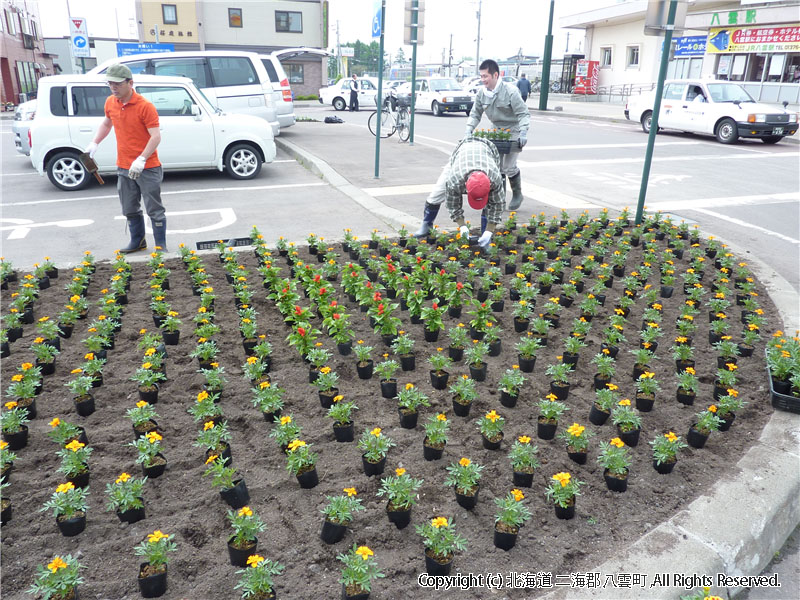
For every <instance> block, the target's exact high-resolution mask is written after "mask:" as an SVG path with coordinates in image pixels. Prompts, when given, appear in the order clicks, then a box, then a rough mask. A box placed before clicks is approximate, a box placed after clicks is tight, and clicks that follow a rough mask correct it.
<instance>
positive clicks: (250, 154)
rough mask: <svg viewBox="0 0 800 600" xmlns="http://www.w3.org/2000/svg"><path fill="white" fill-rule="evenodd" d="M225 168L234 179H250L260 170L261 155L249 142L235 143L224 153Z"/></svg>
mask: <svg viewBox="0 0 800 600" xmlns="http://www.w3.org/2000/svg"><path fill="white" fill-rule="evenodd" d="M225 170H226V171H227V172H228V175H230V176H231V177H233V178H234V179H252V178H253V177H255V176H256V175H258V174H259V173H260V172H261V156H260V155H259V154H258V151H257V150H256V149H255V148H253V147H252V146H251V145H250V144H236V145H235V146H233V147H232V148H231V149H230V150H228V152H227V154H226V155H225Z"/></svg>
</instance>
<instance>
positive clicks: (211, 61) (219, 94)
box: [89, 50, 282, 137]
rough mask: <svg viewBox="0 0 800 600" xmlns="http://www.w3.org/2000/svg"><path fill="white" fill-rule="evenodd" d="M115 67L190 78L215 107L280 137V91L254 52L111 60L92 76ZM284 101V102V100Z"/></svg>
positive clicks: (201, 52)
mask: <svg viewBox="0 0 800 600" xmlns="http://www.w3.org/2000/svg"><path fill="white" fill-rule="evenodd" d="M115 63H122V64H124V65H127V66H128V68H130V70H131V72H132V73H133V75H134V81H135V80H136V75H137V74H139V73H145V74H148V75H174V76H181V77H189V78H190V79H191V80H192V81H193V82H194V84H195V85H196V86H197V87H198V88H200V89H201V90H202V91H203V93H204V94H205V95H206V97H207V98H208V100H209V101H210V102H211V104H213V105H214V106H218V107H219V108H221V109H222V110H224V111H225V112H229V113H241V114H245V115H253V116H254V117H260V118H262V119H264V120H265V121H267V123H269V125H270V127H272V133H273V135H274V136H276V137H277V136H278V135H280V131H281V126H280V123H279V121H278V116H277V108H276V106H277V104H278V99H279V98H281V95H282V92H281V90H273V87H272V82H271V81H270V76H269V74H268V73H267V69H266V67H265V66H264V63H263V61H262V59H261V57H260V56H259V55H258V54H256V53H255V52H239V51H235V50H197V51H192V52H189V51H187V52H157V53H153V54H132V55H130V56H119V57H117V58H112V59H109V60H107V61H105V62H103V63H101V64H99V65H97V66H96V67H95V68H94V69H92V70H91V71H89V73H90V74H102V73H105V72H106V69H108V67H110V66H111V65H113V64H115ZM281 101H282V100H281Z"/></svg>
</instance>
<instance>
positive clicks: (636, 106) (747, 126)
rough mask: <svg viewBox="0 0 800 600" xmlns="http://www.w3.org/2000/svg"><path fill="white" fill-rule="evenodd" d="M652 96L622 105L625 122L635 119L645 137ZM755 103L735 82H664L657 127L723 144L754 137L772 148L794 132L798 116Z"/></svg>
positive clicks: (644, 96)
mask: <svg viewBox="0 0 800 600" xmlns="http://www.w3.org/2000/svg"><path fill="white" fill-rule="evenodd" d="M654 104H655V92H651V93H649V94H643V95H642V96H635V97H631V98H630V99H629V100H628V103H627V104H626V105H625V118H627V119H629V120H631V121H639V122H640V123H641V125H642V129H643V130H644V131H645V132H646V133H647V132H649V131H650V125H651V122H652V116H653V105H654ZM785 107H786V103H784V108H778V107H776V106H771V105H768V104H761V103H758V102H756V101H755V100H753V98H752V96H750V94H749V93H747V90H745V89H744V88H743V87H742V86H741V85H739V84H738V83H732V82H729V81H704V80H695V79H685V80H671V81H666V82H664V92H663V94H662V98H661V108H660V111H659V116H658V128H659V129H677V130H680V131H687V132H691V133H703V134H709V135H713V136H715V137H716V138H717V140H718V141H719V142H722V143H723V144H733V143H734V142H736V140H738V139H739V138H740V137H743V138H758V139H760V140H761V141H762V142H764V143H765V144H775V143H777V142H779V141H781V140H782V139H783V138H784V137H786V136H787V135H794V134H795V133H796V132H797V128H798V123H797V121H798V115H797V113H791V112H788V111H787V110H786V108H785Z"/></svg>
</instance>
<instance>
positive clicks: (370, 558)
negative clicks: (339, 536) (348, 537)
mask: <svg viewBox="0 0 800 600" xmlns="http://www.w3.org/2000/svg"><path fill="white" fill-rule="evenodd" d="M336 559H337V560H340V561H341V562H342V563H343V564H344V566H343V567H342V575H341V577H340V578H339V581H340V582H341V583H342V584H344V586H345V590H346V592H347V594H349V595H351V596H352V595H356V594H362V593H369V592H370V591H371V590H372V580H373V579H378V578H380V577H385V575H384V574H383V573H381V572H380V571H379V570H378V562H377V561H376V560H375V556H374V553H373V552H372V550H371V549H370V548H369V547H368V546H357V545H356V544H353V547H352V548H351V549H350V551H349V552H348V553H347V554H339V555H337V556H336Z"/></svg>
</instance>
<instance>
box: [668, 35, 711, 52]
mask: <svg viewBox="0 0 800 600" xmlns="http://www.w3.org/2000/svg"><path fill="white" fill-rule="evenodd" d="M706 39H707V37H706V36H704V35H687V36H682V37H679V38H676V39H675V56H676V57H679V56H703V55H704V54H705V53H706Z"/></svg>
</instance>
